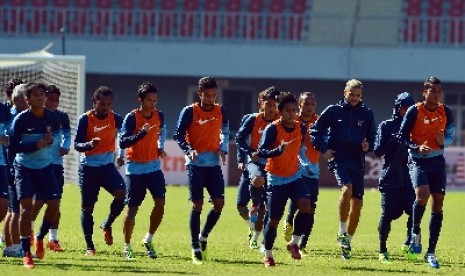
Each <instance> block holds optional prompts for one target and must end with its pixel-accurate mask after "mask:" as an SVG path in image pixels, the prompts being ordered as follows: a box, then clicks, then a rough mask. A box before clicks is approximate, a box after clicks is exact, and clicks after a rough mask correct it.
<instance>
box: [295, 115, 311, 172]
mask: <svg viewBox="0 0 465 276" xmlns="http://www.w3.org/2000/svg"><path fill="white" fill-rule="evenodd" d="M300 131H301V132H302V141H300V151H299V156H298V158H299V162H300V164H301V165H302V166H303V167H304V169H305V170H307V172H308V173H309V174H312V173H314V170H312V167H313V166H312V164H311V162H310V160H308V158H307V155H306V154H305V153H306V152H307V147H306V146H305V135H308V132H307V128H306V127H305V126H304V125H302V124H300Z"/></svg>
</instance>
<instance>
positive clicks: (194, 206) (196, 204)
mask: <svg viewBox="0 0 465 276" xmlns="http://www.w3.org/2000/svg"><path fill="white" fill-rule="evenodd" d="M202 208H203V201H200V202H197V201H195V202H192V210H193V211H194V212H198V213H200V212H202Z"/></svg>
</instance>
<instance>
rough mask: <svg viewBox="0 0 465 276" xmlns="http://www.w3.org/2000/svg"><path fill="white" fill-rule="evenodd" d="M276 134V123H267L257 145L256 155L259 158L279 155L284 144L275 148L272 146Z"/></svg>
mask: <svg viewBox="0 0 465 276" xmlns="http://www.w3.org/2000/svg"><path fill="white" fill-rule="evenodd" d="M277 136H278V130H277V128H276V125H274V124H269V125H268V126H267V127H266V128H265V131H264V132H263V135H262V138H261V139H260V143H259V145H258V150H257V156H258V157H259V158H272V157H276V156H279V155H281V154H282V153H283V151H284V147H285V146H284V145H280V146H278V147H277V148H273V145H274V143H275V142H276V138H277Z"/></svg>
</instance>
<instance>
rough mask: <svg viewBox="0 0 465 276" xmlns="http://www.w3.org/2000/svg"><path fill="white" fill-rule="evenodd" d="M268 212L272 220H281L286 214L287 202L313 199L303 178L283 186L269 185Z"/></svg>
mask: <svg viewBox="0 0 465 276" xmlns="http://www.w3.org/2000/svg"><path fill="white" fill-rule="evenodd" d="M267 198H268V211H269V214H270V219H278V220H280V219H281V217H282V216H283V214H284V209H285V208H286V204H287V200H288V199H291V201H293V202H297V201H298V200H299V199H302V198H306V199H308V200H310V199H311V196H310V191H309V190H308V186H307V184H306V183H305V181H304V180H303V179H302V178H299V179H296V180H294V181H292V182H290V183H287V184H283V185H269V186H268V189H267Z"/></svg>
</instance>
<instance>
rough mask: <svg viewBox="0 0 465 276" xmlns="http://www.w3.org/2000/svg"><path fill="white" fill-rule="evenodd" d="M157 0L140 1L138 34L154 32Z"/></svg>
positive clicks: (142, 35) (136, 31)
mask: <svg viewBox="0 0 465 276" xmlns="http://www.w3.org/2000/svg"><path fill="white" fill-rule="evenodd" d="M154 10H155V0H142V1H139V20H138V22H137V23H136V24H135V34H136V35H137V36H141V37H144V36H147V35H149V34H151V33H152V30H153V29H154V26H155V11H154Z"/></svg>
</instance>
